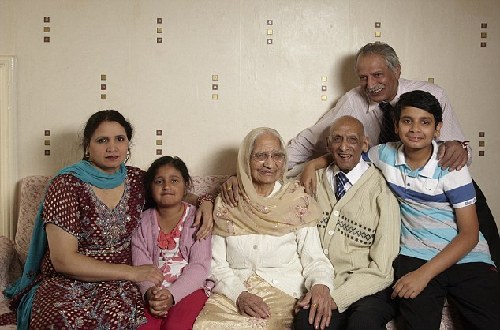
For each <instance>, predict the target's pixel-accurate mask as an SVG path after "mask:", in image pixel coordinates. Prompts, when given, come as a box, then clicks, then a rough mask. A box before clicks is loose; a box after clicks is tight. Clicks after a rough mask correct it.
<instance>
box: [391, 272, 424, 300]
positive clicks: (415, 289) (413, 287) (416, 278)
mask: <svg viewBox="0 0 500 330" xmlns="http://www.w3.org/2000/svg"><path fill="white" fill-rule="evenodd" d="M430 280H431V279H430V278H428V276H426V274H425V272H424V271H422V270H421V269H417V270H415V271H413V272H409V273H407V274H405V275H404V276H403V277H401V278H400V279H399V280H397V281H396V284H394V286H393V287H392V288H393V289H394V291H393V292H392V294H391V298H392V299H394V298H396V297H399V298H405V299H408V298H415V297H416V296H418V295H419V294H420V292H422V291H423V290H424V289H425V287H426V286H427V284H428V283H429V281H430Z"/></svg>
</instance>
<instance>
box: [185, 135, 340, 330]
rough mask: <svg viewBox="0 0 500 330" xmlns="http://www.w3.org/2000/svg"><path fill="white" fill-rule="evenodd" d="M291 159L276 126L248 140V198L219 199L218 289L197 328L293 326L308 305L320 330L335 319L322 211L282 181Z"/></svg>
mask: <svg viewBox="0 0 500 330" xmlns="http://www.w3.org/2000/svg"><path fill="white" fill-rule="evenodd" d="M286 162H287V156H286V153H285V148H284V143H283V140H282V138H281V136H280V135H279V134H278V132H276V131H275V130H273V129H270V128H257V129H254V130H252V131H251V132H250V133H248V135H247V136H246V137H245V139H244V140H243V142H242V144H241V147H240V150H239V153H238V169H237V178H238V182H239V185H240V187H241V189H240V192H241V198H240V201H239V203H238V205H237V206H234V207H232V206H231V205H228V204H226V203H225V202H223V200H222V198H221V196H219V197H218V198H217V200H216V203H215V209H214V219H215V227H214V235H213V237H212V279H213V280H214V281H215V287H214V289H213V294H212V296H211V297H210V298H209V299H208V301H207V303H206V305H205V308H204V309H203V310H202V312H201V314H200V316H199V317H198V319H197V321H196V323H195V326H194V329H247V328H255V327H261V328H266V329H286V328H289V327H291V325H292V322H293V314H294V313H293V312H294V308H296V309H297V308H309V309H310V314H309V319H310V321H311V322H314V324H315V325H316V326H317V327H318V328H324V327H325V326H326V325H327V324H328V323H329V321H330V316H331V306H332V305H331V298H330V290H331V289H332V288H333V283H332V279H333V268H332V266H331V263H330V261H329V260H328V259H327V258H326V257H325V255H324V254H323V251H322V249H321V243H320V240H319V235H318V231H317V228H316V223H317V221H318V219H319V217H320V214H321V213H320V210H319V208H318V206H317V205H316V203H315V202H314V201H313V200H311V199H310V197H309V196H308V195H307V194H305V193H304V190H303V188H302V187H301V186H300V185H299V184H298V183H297V182H284V181H283V180H284V171H285V169H286ZM301 297H302V298H301ZM299 298H301V301H300V304H298V303H297V299H299ZM299 306H305V307H299Z"/></svg>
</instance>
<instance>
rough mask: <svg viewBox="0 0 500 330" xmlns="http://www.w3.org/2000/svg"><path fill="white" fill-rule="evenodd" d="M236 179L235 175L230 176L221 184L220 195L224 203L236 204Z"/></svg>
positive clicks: (237, 197) (237, 193)
mask: <svg viewBox="0 0 500 330" xmlns="http://www.w3.org/2000/svg"><path fill="white" fill-rule="evenodd" d="M238 189H239V187H238V179H237V178H236V176H234V175H233V176H230V177H229V178H228V179H227V180H226V182H224V183H223V184H222V186H221V196H222V200H223V201H224V203H226V204H229V205H231V206H232V207H235V206H237V205H238V199H239V192H238Z"/></svg>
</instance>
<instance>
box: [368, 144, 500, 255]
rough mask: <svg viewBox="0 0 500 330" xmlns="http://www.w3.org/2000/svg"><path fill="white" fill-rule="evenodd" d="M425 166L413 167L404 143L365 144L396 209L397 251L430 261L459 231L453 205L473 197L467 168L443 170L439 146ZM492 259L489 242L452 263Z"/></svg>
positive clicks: (481, 240) (470, 201)
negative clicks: (398, 214) (398, 221)
mask: <svg viewBox="0 0 500 330" xmlns="http://www.w3.org/2000/svg"><path fill="white" fill-rule="evenodd" d="M432 146H433V152H432V156H431V158H430V160H429V161H428V162H427V164H426V165H425V166H424V167H421V168H419V169H417V170H412V169H411V168H410V167H409V166H408V165H407V164H406V161H405V155H404V150H403V144H402V143H401V142H391V143H387V144H380V145H378V146H374V147H373V148H371V149H370V151H369V153H368V155H369V158H370V160H371V161H372V162H373V163H374V164H375V165H376V166H377V167H378V168H379V169H380V170H381V171H382V173H383V174H384V176H385V178H386V180H387V182H388V184H389V186H390V187H391V189H392V191H393V192H394V194H395V195H396V197H397V198H398V201H399V205H400V208H401V251H400V253H401V254H402V255H405V256H409V257H415V258H420V259H423V260H430V259H432V258H433V257H434V256H435V255H437V254H438V253H439V252H440V251H442V250H443V249H444V247H445V246H446V245H448V244H449V243H450V242H451V240H452V239H453V238H455V236H456V235H457V233H458V229H457V223H456V218H455V213H454V212H453V209H454V208H461V207H465V206H467V205H470V204H474V203H475V202H476V190H475V189H474V186H473V184H472V178H471V176H470V174H469V170H468V168H467V167H463V168H462V169H461V170H460V171H452V172H450V171H448V170H444V169H442V168H441V167H440V166H439V165H438V159H437V150H438V145H437V143H436V142H435V141H433V142H432ZM467 262H485V263H488V264H494V263H493V261H492V260H491V256H490V252H489V249H488V245H487V243H486V240H485V239H484V237H483V235H482V234H481V233H479V243H478V244H477V245H476V247H475V248H474V249H473V250H472V251H470V252H469V254H467V255H466V256H465V257H463V258H462V259H461V260H459V261H458V262H457V263H467Z"/></svg>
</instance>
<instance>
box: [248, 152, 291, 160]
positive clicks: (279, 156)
mask: <svg viewBox="0 0 500 330" xmlns="http://www.w3.org/2000/svg"><path fill="white" fill-rule="evenodd" d="M269 157H271V159H272V160H273V161H274V162H275V163H282V162H283V161H284V160H285V154H284V153H283V152H256V153H254V154H253V155H252V159H253V160H255V161H256V162H265V161H266V160H267V159H268V158H269Z"/></svg>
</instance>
